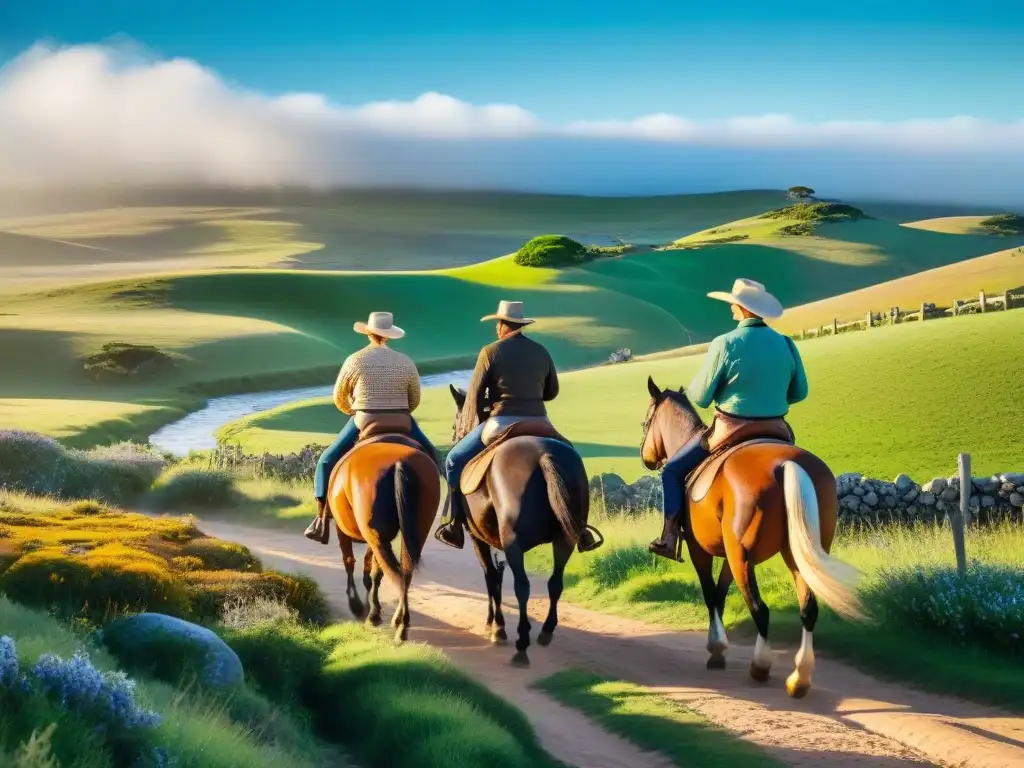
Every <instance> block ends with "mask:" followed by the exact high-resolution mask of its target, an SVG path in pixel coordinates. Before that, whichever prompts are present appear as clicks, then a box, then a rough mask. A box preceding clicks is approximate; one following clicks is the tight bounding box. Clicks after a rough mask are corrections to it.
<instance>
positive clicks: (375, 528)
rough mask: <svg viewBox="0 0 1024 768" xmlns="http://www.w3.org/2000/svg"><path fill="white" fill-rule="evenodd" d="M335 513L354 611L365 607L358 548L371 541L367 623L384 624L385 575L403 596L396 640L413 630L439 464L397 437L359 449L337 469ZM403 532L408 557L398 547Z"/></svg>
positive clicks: (332, 498)
mask: <svg viewBox="0 0 1024 768" xmlns="http://www.w3.org/2000/svg"><path fill="white" fill-rule="evenodd" d="M328 499H329V502H330V508H331V514H332V515H333V516H334V521H335V524H336V526H337V531H338V539H339V546H340V547H341V551H342V555H343V557H344V561H345V571H346V573H347V575H348V582H347V585H346V594H347V595H348V599H349V607H350V608H351V610H352V613H353V614H354V615H355V616H356V617H358V618H362V617H363V616H364V611H365V609H364V607H363V604H362V601H361V600H360V599H359V595H358V593H357V591H356V584H355V576H354V570H355V556H354V554H353V549H352V543H353V542H354V541H361V542H366V545H367V546H366V556H365V558H364V561H363V585H364V586H365V588H366V590H367V599H368V602H369V613H368V614H366V620H367V621H368V622H369V623H371V624H374V625H377V624H380V621H381V605H380V596H379V592H380V584H381V580H382V579H383V577H384V575H385V574H386V575H387V576H388V578H389V579H391V581H392V583H393V584H394V586H395V589H396V590H397V591H398V594H399V601H398V608H397V609H396V611H395V615H394V618H393V619H392V621H391V624H392V626H394V627H395V639H396V640H405V639H406V637H407V636H408V631H409V607H408V597H409V585H410V584H411V583H412V575H413V571H414V570H415V569H416V566H417V565H418V564H419V560H420V555H421V554H422V552H423V546H424V544H425V543H426V540H427V536H428V535H429V534H430V529H431V526H432V525H433V522H434V517H435V516H436V515H437V509H438V506H439V504H440V501H441V482H440V478H439V477H438V474H437V467H436V465H435V464H434V461H433V459H432V458H431V457H430V456H428V455H427V454H426V453H424V452H423V451H422V450H420V449H419V448H418V447H416V445H415V444H412V443H411V441H403V440H396V441H394V442H391V441H387V440H384V441H379V442H370V443H366V444H363V445H359V446H357V447H356V448H355V449H353V451H352V452H351V453H350V454H349V455H348V456H347V457H346V458H345V460H344V461H342V462H341V463H339V464H338V466H337V467H335V469H334V473H333V474H332V476H331V482H330V487H329V491H328ZM399 535H401V538H402V559H401V561H399V560H398V558H397V557H396V556H395V551H394V549H393V548H392V542H393V541H394V540H395V538H397V537H398V536H399Z"/></svg>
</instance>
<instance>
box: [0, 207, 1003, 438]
mask: <svg viewBox="0 0 1024 768" xmlns="http://www.w3.org/2000/svg"><path fill="white" fill-rule="evenodd" d="M413 197H414V198H415V200H413V201H412V202H410V200H412V199H411V198H409V199H407V198H402V197H401V196H398V197H391V198H388V197H386V196H385V203H381V201H380V199H379V198H374V197H373V196H372V195H371V196H370V197H369V198H366V199H363V200H360V199H353V198H345V197H344V196H343V197H342V198H338V200H333V199H332V200H333V201H322V206H321V207H317V206H310V207H287V206H286V207H275V208H273V209H241V210H237V211H232V210H230V209H229V210H228V211H224V210H221V209H212V208H202V207H193V208H176V209H172V210H171V212H170V213H168V212H163V213H161V211H160V210H159V209H152V208H149V209H141V211H142V212H140V211H139V210H138V209H135V210H133V209H127V210H124V209H122V210H120V211H114V212H101V213H102V214H103V215H102V216H99V218H98V220H96V221H93V220H90V219H89V217H88V216H84V217H83V216H81V215H78V214H76V215H74V216H78V218H75V217H74V216H72V217H71V220H70V221H63V220H61V219H60V218H59V217H58V219H57V220H47V221H44V222H42V223H40V222H34V223H33V222H29V223H27V224H26V223H25V222H21V223H20V224H19V223H18V222H15V223H13V224H12V223H8V224H6V225H5V226H6V227H7V230H8V231H9V232H15V231H16V232H17V233H18V234H17V235H16V236H17V237H31V238H37V239H38V238H39V237H44V236H45V237H50V238H57V239H64V238H78V240H80V241H81V242H82V243H84V244H88V245H91V246H96V247H100V246H102V247H103V248H110V247H113V246H112V245H111V244H112V243H113V244H114V245H117V243H118V242H119V241H121V240H124V241H125V242H123V243H121V245H120V246H119V248H120V249H122V250H126V251H130V252H131V253H136V252H137V254H141V255H142V256H146V254H148V253H150V251H154V252H156V251H158V252H159V253H160V254H163V255H165V256H167V257H168V258H170V255H172V254H178V255H179V256H181V253H185V254H186V255H185V256H181V258H179V259H178V261H177V262H173V260H172V261H167V259H164V260H163V261H159V262H152V264H153V267H152V269H153V270H157V268H158V267H159V270H158V271H161V272H163V273H164V274H162V275H160V276H153V275H150V276H142V275H141V274H140V273H139V271H138V269H143V270H144V269H145V268H146V264H147V263H149V262H146V261H145V260H144V259H143V261H142V262H141V264H142V266H141V267H139V268H138V269H136V267H132V269H135V272H132V271H131V270H129V269H128V268H127V267H126V268H125V269H126V270H127V271H122V273H121V274H123V275H134V276H131V277H121V278H120V279H115V280H107V281H100V282H93V283H81V282H80V281H79V282H77V283H76V280H78V278H75V277H74V275H73V274H72V273H69V272H67V271H66V270H64V271H62V272H60V274H59V275H57V276H56V277H55V278H54V280H53V281H51V282H50V283H49V285H50V287H48V288H39V287H35V288H30V284H29V283H18V282H17V281H16V280H14V279H13V278H11V279H8V280H6V281H5V283H6V284H7V286H8V288H7V290H8V291H11V290H16V289H17V290H18V291H19V292H18V293H16V294H15V293H11V294H9V295H8V296H5V307H4V314H2V315H0V358H2V359H4V360H5V361H7V362H8V365H6V366H4V368H3V369H2V370H0V414H3V415H5V416H8V415H9V416H11V417H12V418H13V419H16V420H17V423H18V424H20V425H21V426H23V427H27V428H32V429H38V430H42V431H45V432H46V433H47V434H51V435H55V436H58V437H60V438H61V439H65V440H69V441H73V442H75V444H79V445H86V444H91V443H94V442H99V441H102V440H105V439H108V438H110V437H117V438H124V437H138V436H139V435H140V433H142V432H144V431H145V430H147V429H151V428H153V427H154V426H157V425H158V424H159V423H164V422H166V421H168V420H170V419H173V418H174V417H175V416H176V415H177V414H178V413H180V410H181V409H183V408H192V407H194V406H195V404H196V400H197V398H196V394H198V393H202V394H212V393H227V392H238V391H253V390H258V389H269V388H275V387H279V386H288V385H291V386H301V385H306V384H311V383H315V382H320V381H323V382H325V383H329V382H330V380H331V378H333V373H332V371H333V370H334V369H336V368H337V366H338V365H339V364H340V362H341V360H342V359H343V358H344V356H345V355H347V354H348V353H350V352H352V351H353V350H354V349H355V348H356V347H357V346H358V345H359V344H360V340H359V339H358V337H357V336H356V335H355V334H353V333H352V332H351V321H352V320H353V319H356V318H358V317H362V316H364V315H366V314H367V313H368V312H370V311H372V310H377V309H379V308H380V307H381V306H387V307H390V308H392V309H393V310H394V311H395V312H396V313H397V315H398V317H399V322H401V323H402V324H403V327H405V328H406V329H407V330H408V331H409V335H408V336H407V337H406V338H405V339H404V340H403V341H402V342H400V343H399V344H398V345H397V347H398V348H400V349H402V350H403V351H405V352H408V353H409V354H411V355H412V356H413V357H414V358H415V359H416V360H417V362H418V363H419V364H420V365H421V368H423V369H424V370H427V369H430V368H431V367H432V366H433V367H435V368H436V367H439V366H440V367H444V366H448V367H450V366H452V365H456V366H461V365H465V364H466V361H467V360H472V359H473V358H474V356H475V354H476V352H477V350H478V349H479V348H480V346H482V345H483V344H484V343H486V342H487V341H489V340H490V333H491V329H490V327H489V326H487V325H481V324H480V323H479V322H478V319H479V317H481V316H482V315H483V314H485V313H487V312H489V311H492V310H493V308H494V306H495V305H496V304H497V302H498V300H499V299H503V298H514V299H521V300H524V301H525V302H526V304H527V309H528V311H529V312H530V314H531V315H534V316H536V317H539V318H540V319H541V322H539V323H538V324H537V325H536V326H535V327H534V332H535V333H536V334H537V336H538V337H539V338H540V339H541V340H543V341H544V342H545V343H546V344H547V345H548V346H549V347H550V349H551V351H552V353H553V355H554V356H555V358H556V360H557V361H558V362H559V364H560V365H561V366H562V367H563V368H565V367H580V366H584V365H589V364H593V363H597V362H601V361H603V360H605V359H606V358H607V356H608V354H609V353H610V352H611V351H612V350H615V349H618V348H621V347H629V348H631V349H632V350H633V352H634V354H643V353H646V352H656V351H659V350H664V349H668V348H674V347H679V346H683V345H686V344H689V343H691V342H693V341H700V340H703V339H707V338H709V337H711V336H713V335H715V334H717V333H720V332H722V331H724V330H726V329H727V328H728V327H729V319H728V316H727V314H726V313H725V312H722V311H721V308H720V307H717V306H715V305H712V304H711V303H709V302H708V300H707V299H706V298H705V296H704V294H705V293H706V292H707V291H709V290H714V289H721V288H723V287H728V286H729V285H731V283H732V281H733V279H734V278H735V277H736V275H740V274H742V275H745V276H748V277H752V278H754V279H761V280H763V281H766V282H768V283H770V284H771V286H772V290H773V291H774V292H775V293H776V294H777V295H778V296H779V298H780V299H781V300H782V301H783V303H784V304H786V305H787V306H795V305H798V304H802V303H806V302H808V301H812V300H815V299H820V298H824V297H825V296H827V295H831V294H835V293H842V292H844V291H849V290H855V289H857V288H862V287H865V286H869V285H873V284H875V283H877V282H880V281H884V280H887V279H891V278H893V277H898V276H901V275H905V274H908V273H913V272H917V271H920V270H923V269H927V268H930V267H934V266H939V265H942V264H948V263H953V262H957V261H961V260H963V259H966V258H969V257H972V256H977V255H980V254H983V253H987V252H990V251H993V250H996V247H997V246H994V245H992V244H991V243H992V242H993V241H996V242H998V244H999V245H998V247H1005V245H1006V241H1005V239H1000V238H978V237H968V236H958V237H949V236H946V235H941V234H936V233H931V232H925V231H921V230H914V229H909V228H906V227H900V226H898V225H897V224H895V223H894V222H892V221H886V220H881V219H872V220H864V221H856V222H847V223H832V224H822V225H820V227H819V234H821V235H822V236H821V237H812V238H801V237H775V238H774V239H772V237H771V236H770V233H768V232H765V233H761V235H759V238H760V239H758V240H757V242H756V243H754V242H753V240H751V241H749V242H748V241H744V242H743V243H733V244H725V245H711V246H706V247H701V248H696V249H690V250H669V251H657V252H646V253H638V254H634V255H629V256H625V257H622V258H606V259H599V260H595V261H592V262H589V263H587V264H585V265H583V266H581V267H580V268H575V269H565V270H547V269H536V268H524V267H518V266H516V265H515V264H514V263H513V262H512V260H511V258H510V257H501V258H495V259H492V260H490V261H485V262H481V263H473V264H472V265H471V266H465V265H466V264H468V263H470V262H479V260H480V259H481V258H485V257H487V256H491V255H493V256H499V255H500V254H501V253H508V252H510V251H512V250H514V249H515V248H517V247H519V246H520V245H521V244H522V243H523V242H524V241H525V240H526V239H528V238H529V237H531V236H533V235H535V234H536V232H537V231H545V230H547V231H562V232H564V233H566V234H567V235H570V236H576V237H577V239H580V240H582V241H584V242H586V240H587V238H586V237H585V236H584V235H587V234H588V233H590V234H593V235H594V238H597V237H598V235H599V234H600V233H601V232H604V233H607V236H608V237H612V236H615V237H622V238H623V239H626V240H629V241H632V242H643V238H644V237H648V238H649V239H653V241H654V242H667V241H669V240H671V239H672V238H673V237H678V236H679V235H680V234H685V233H687V232H693V231H695V230H699V229H702V228H706V227H707V226H709V225H711V224H714V223H716V222H720V221H730V220H732V219H735V218H736V216H737V215H740V216H751V215H753V214H755V213H757V212H758V211H763V210H765V209H766V208H776V207H778V205H779V203H780V202H781V199H782V195H781V194H779V193H767V192H766V193H757V192H752V193H735V194H726V195H710V196H689V197H677V198H638V199H631V200H614V201H609V200H601V199H587V198H561V197H545V196H530V195H527V196H518V197H517V196H498V197H488V196H486V195H485V196H479V198H476V197H473V196H468V197H467V196H458V195H455V196H437V197H430V196H427V197H426V198H416V197H415V196H413ZM342 200H343V201H344V204H342V202H341V201H342ZM396 200H403V201H404V202H405V203H407V204H408V205H406V207H404V208H403V207H402V206H398V207H394V206H395V201H396ZM495 201H499V202H500V203H501V205H503V206H505V207H503V208H502V207H499V206H498V203H496V202H495ZM545 204H547V205H550V206H552V207H551V209H550V210H548V209H546V208H545ZM389 206H391V207H389ZM752 221H756V222H760V223H759V224H758V225H757V226H759V227H763V226H768V227H777V226H780V225H783V224H784V223H785V222H781V220H766V219H754V220H752ZM527 222H529V224H528V223H527ZM780 222H781V223H780ZM732 226H739V224H736V225H724V228H725V229H728V228H729V227H732ZM182 227H185V228H192V229H195V228H200V229H201V230H202V231H203V232H204V233H208V231H209V230H215V231H216V232H217V233H219V234H217V235H216V237H213V238H212V239H209V240H202V238H200V240H201V242H200V241H199V240H195V238H193V239H192V240H190V239H189V237H191V236H189V237H184V239H182V240H181V243H179V244H178V245H175V244H174V243H175V242H177V241H176V240H175V239H174V238H176V237H179V236H181V232H180V230H181V228H182ZM388 227H393V228H394V230H393V231H389V230H388ZM527 228H529V231H526V230H527ZM0 229H2V227H0ZM190 231H191V230H190ZM367 233H369V234H367ZM762 235H763V236H762ZM12 236H14V235H12ZM389 237H391V238H393V239H392V240H391V241H389V240H388V238H389ZM437 237H441V238H442V239H441V241H438V240H437ZM133 238H134V240H133ZM154 238H155V241H154V242H156V243H159V245H155V244H153V243H150V241H149V240H150V239H154ZM351 238H355V241H352V240H351ZM367 238H369V239H367ZM394 238H397V240H394ZM445 238H454V240H446V239H445ZM481 238H482V239H481ZM488 238H491V239H490V240H488ZM128 241H131V243H128ZM136 241H138V242H136ZM351 242H356V243H362V244H363V245H362V246H359V247H356V246H353V247H352V248H351V249H348V248H346V247H345V243H351ZM388 242H390V243H391V244H390V245H388ZM438 242H445V243H448V242H451V243H453V245H452V247H451V248H450V249H449V248H437V247H436V246H437V243H438ZM310 243H312V244H314V245H316V247H317V249H316V250H306V251H303V249H304V248H311V247H312V246H310ZM487 243H490V245H488V244H487ZM752 243H753V244H752ZM369 244H376V245H377V246H379V247H377V248H376V249H374V248H371V247H369ZM499 244H500V247H499ZM129 245H130V247H129ZM321 245H322V246H323V247H322V248H321V247H319V246H321ZM470 245H471V246H472V248H474V249H476V250H475V251H474V253H475V257H473V258H469V257H468V251H466V252H464V251H460V250H459V249H460V248H469V247H470ZM176 248H179V249H183V250H178V251H176V250H175V249H176ZM361 248H362V250H361ZM133 249H134V250H133ZM15 250H17V249H15ZM80 250H82V251H83V253H84V254H85V256H83V261H85V262H94V261H96V260H97V259H99V258H105V257H99V256H97V255H96V254H97V253H99V252H97V251H95V250H92V251H90V250H89V249H80ZM115 250H116V249H115ZM428 250H429V251H430V252H431V253H434V254H435V255H434V256H432V257H429V258H428V257H427V256H426V255H425V252H426V251H428ZM203 254H207V255H205V256H204V255H203ZM225 254H227V255H226V256H225ZM414 254H416V255H415V257H414ZM186 256H187V259H186ZM222 257H223V258H228V259H229V262H230V265H231V266H239V265H242V264H248V265H257V266H266V265H268V264H276V265H280V266H286V267H294V266H298V267H302V266H304V265H305V266H307V267H310V266H317V267H323V266H341V267H348V268H353V267H354V268H356V269H365V268H367V267H370V266H375V267H376V266H379V265H386V266H388V267H389V268H391V269H399V270H402V269H405V270H409V271H400V272H394V271H392V272H370V271H348V272H330V273H327V272H324V271H315V270H307V271H299V270H295V269H284V270H282V269H276V270H275V269H262V268H261V269H255V270H246V269H230V270H227V269H217V268H218V267H219V266H223V265H224V264H225V263H227V262H223V261H218V259H222ZM67 258H71V257H67ZM147 258H148V257H147ZM175 258H177V256H176V257H175ZM307 258H308V259H313V258H316V259H322V261H318V262H316V263H313V262H311V261H302V259H307ZM61 259H65V257H63V256H62V257H61ZM182 259H186V261H182ZM282 259H284V261H282ZM30 261H31V259H30ZM65 261H66V259H65ZM136 261H138V259H136ZM5 262H6V263H18V260H17V258H15V257H13V256H12V257H11V258H6V259H5V258H4V254H3V252H0V264H2V263H5ZM172 262H173V263H172ZM186 262H187V263H186ZM453 263H454V264H456V265H459V264H461V265H463V266H455V267H449V268H440V267H441V265H442V264H449V265H450V264H453ZM115 266H116V265H115ZM62 269H63V267H62ZM111 269H113V268H111ZM186 269H191V270H205V271H182V270H186ZM167 270H172V271H169V272H168V271H167ZM89 274H93V273H89ZM95 274H96V276H102V274H106V275H110V276H113V275H116V274H118V272H117V271H107V272H104V273H102V274H101V273H95ZM87 276H88V275H87ZM82 279H85V278H82ZM58 280H59V281H58ZM44 282H45V281H44ZM72 283H75V284H73V285H72ZM31 285H37V284H35V283H33V284H31ZM11 286H15V288H11ZM17 286H20V288H18V287H17ZM54 286H60V287H54ZM439 306H447V307H459V308H460V312H462V313H463V314H462V315H461V316H459V317H453V318H452V319H451V320H450V322H447V323H438V322H437V321H436V313H437V308H438V307H439ZM341 308H343V309H341ZM342 315H344V318H346V319H342V317H341V316H342ZM108 342H126V343H132V344H140V345H152V346H155V347H157V348H158V349H160V350H161V351H163V352H166V353H169V354H171V355H174V356H176V359H177V361H178V365H177V368H176V370H175V371H174V372H173V373H171V374H168V375H166V376H164V377H163V378H161V379H160V380H159V381H155V382H148V383H145V384H142V383H137V384H131V383H129V384H122V385H101V384H96V383H93V382H90V381H88V380H87V379H86V378H85V376H84V375H83V373H82V370H81V361H82V359H83V358H85V357H86V356H88V355H90V354H95V353H96V352H97V351H98V350H99V349H100V348H101V347H102V345H103V344H105V343H108ZM78 402H81V403H82V407H81V408H75V406H74V403H78ZM54 404H56V405H57V407H56V408H53V407H51V406H53V405H54Z"/></svg>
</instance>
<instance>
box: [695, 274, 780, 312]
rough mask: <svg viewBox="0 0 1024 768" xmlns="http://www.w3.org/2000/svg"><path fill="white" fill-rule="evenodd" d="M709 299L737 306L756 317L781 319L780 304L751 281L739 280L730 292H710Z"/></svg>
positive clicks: (758, 284) (762, 287) (759, 285)
mask: <svg viewBox="0 0 1024 768" xmlns="http://www.w3.org/2000/svg"><path fill="white" fill-rule="evenodd" d="M708 297H709V298H712V299H718V300H719V301H727V302H729V303H730V304H739V305H740V306H741V307H743V308H744V309H746V310H747V311H749V312H753V313H754V314H755V315H757V316H758V317H764V318H768V319H774V318H777V317H782V304H780V303H779V300H778V299H776V298H775V297H774V296H772V295H771V294H770V293H768V291H766V290H765V289H764V286H763V285H761V284H760V283H758V282H755V281H753V280H747V279H745V278H742V277H741V278H739V279H738V280H737V281H736V282H735V283H733V284H732V292H731V293H725V292H724V291H712V292H711V293H709V294H708Z"/></svg>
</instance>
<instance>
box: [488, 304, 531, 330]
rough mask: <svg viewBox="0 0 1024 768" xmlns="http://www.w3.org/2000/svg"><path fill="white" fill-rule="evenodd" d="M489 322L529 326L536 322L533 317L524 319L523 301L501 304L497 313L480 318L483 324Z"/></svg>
mask: <svg viewBox="0 0 1024 768" xmlns="http://www.w3.org/2000/svg"><path fill="white" fill-rule="evenodd" d="M489 320H504V321H505V322H506V323H515V324H516V325H529V324H530V323H532V322H534V321H533V318H531V317H523V302H521V301H502V302H499V303H498V311H497V312H495V313H494V314H493V315H485V316H484V317H481V318H480V322H481V323H486V322H488V321H489Z"/></svg>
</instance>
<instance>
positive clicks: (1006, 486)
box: [999, 483, 1017, 493]
mask: <svg viewBox="0 0 1024 768" xmlns="http://www.w3.org/2000/svg"><path fill="white" fill-rule="evenodd" d="M999 490H1001V491H1006V493H1013V492H1014V491H1015V490H1017V489H1016V488H1015V487H1014V485H1013V483H1003V484H1002V485H1000V486H999Z"/></svg>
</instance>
